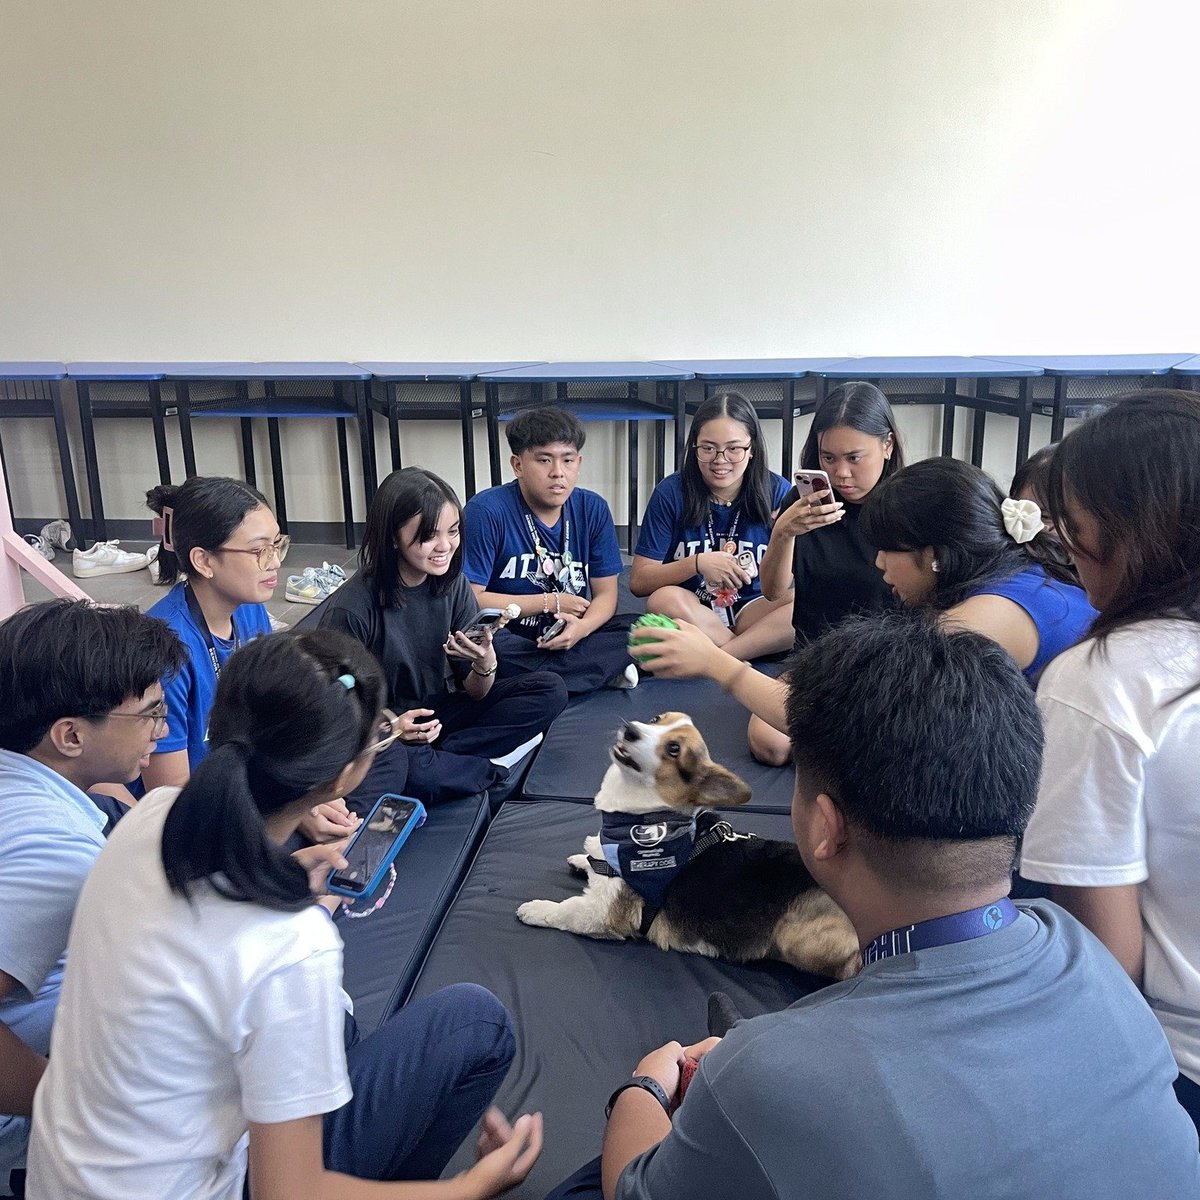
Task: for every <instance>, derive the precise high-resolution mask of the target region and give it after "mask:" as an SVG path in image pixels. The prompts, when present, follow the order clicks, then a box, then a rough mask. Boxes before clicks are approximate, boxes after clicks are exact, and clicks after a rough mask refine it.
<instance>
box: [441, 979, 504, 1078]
mask: <svg viewBox="0 0 1200 1200" xmlns="http://www.w3.org/2000/svg"><path fill="white" fill-rule="evenodd" d="M430 999H432V1000H436V1001H437V1002H438V1003H439V1004H441V1005H443V1006H444V1008H445V1009H446V1011H447V1012H448V1013H450V1014H452V1022H451V1023H452V1024H453V1025H455V1026H456V1027H458V1028H459V1029H466V1028H468V1027H470V1028H473V1029H475V1030H476V1031H477V1033H478V1043H477V1047H476V1057H477V1059H478V1060H480V1062H481V1064H482V1065H483V1066H485V1067H486V1068H487V1069H488V1070H493V1069H496V1068H498V1067H506V1066H507V1065H508V1064H509V1063H510V1062H512V1060H513V1056H514V1055H515V1054H516V1050H517V1043H516V1036H515V1034H514V1032H513V1023H512V1016H511V1015H510V1014H509V1011H508V1009H507V1008H505V1007H504V1005H503V1004H502V1003H501V1002H500V1000H498V999H497V998H496V997H495V996H493V995H492V993H491V992H489V991H488V990H487V988H485V987H480V985H479V984H477V983H452V984H450V985H449V986H448V987H444V988H442V989H440V990H439V991H437V992H435V993H434V994H433V996H431V997H430Z"/></svg>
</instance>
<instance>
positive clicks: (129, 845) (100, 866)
mask: <svg viewBox="0 0 1200 1200" xmlns="http://www.w3.org/2000/svg"><path fill="white" fill-rule="evenodd" d="M176 794H177V789H175V788H161V789H158V790H156V791H153V792H151V793H150V794H149V795H148V796H146V798H145V799H144V800H142V802H141V803H140V804H138V805H137V807H136V808H134V810H133V811H132V812H131V813H129V815H128V816H126V817H125V818H124V819H123V820H122V821H121V823H120V824H119V825H118V826H117V828H116V830H115V831H114V832H113V835H112V837H111V838H110V839H109V841H108V845H107V846H106V847H105V849H104V850H103V852H102V853H101V855H100V857H99V859H98V860H97V862H96V866H95V867H94V869H93V870H92V873H91V875H90V876H89V877H88V880H87V883H86V884H85V885H84V888H83V893H82V895H81V897H80V900H79V906H78V908H77V910H76V914H75V921H74V923H73V925H72V927H71V939H70V943H69V946H68V954H67V961H68V967H67V972H66V980H65V983H64V985H63V991H62V998H61V1000H60V1002H59V1007H58V1016H57V1018H56V1020H55V1025H54V1033H53V1037H52V1039H51V1044H50V1065H49V1067H48V1069H47V1071H46V1075H45V1077H44V1078H43V1081H42V1083H41V1085H40V1086H39V1088H38V1091H37V1095H36V1097H35V1099H34V1113H33V1136H32V1139H31V1141H30V1150H29V1179H28V1183H27V1195H28V1196H29V1197H30V1200H84V1198H85V1197H86V1198H87V1200H131V1198H132V1197H142V1196H144V1197H163V1198H165V1197H168V1196H169V1197H171V1200H241V1196H242V1181H243V1178H244V1176H245V1171H246V1146H247V1138H246V1133H247V1125H248V1122H250V1121H255V1122H262V1123H268V1124H270V1123H275V1122H281V1121H290V1120H295V1119H297V1118H300V1117H307V1116H313V1115H315V1114H319V1113H326V1112H330V1111H332V1110H333V1109H336V1108H340V1107H341V1106H342V1105H343V1104H345V1103H346V1102H347V1101H348V1100H349V1099H350V1095H351V1091H350V1081H349V1078H348V1076H347V1073H346V1056H345V1049H344V1024H345V1012H346V1009H347V1007H348V1004H349V1001H348V1000H347V999H346V996H345V993H344V992H343V991H342V990H341V977H342V943H341V938H340V936H339V935H338V932H337V930H336V929H334V927H333V922H332V921H330V920H329V918H328V916H327V915H326V914H325V912H324V911H323V910H321V909H320V908H319V907H318V906H316V905H314V906H312V907H310V908H306V909H303V910H302V911H300V912H295V913H283V912H275V911H272V910H270V909H267V908H263V907H262V906H260V905H256V904H247V903H238V902H234V901H231V900H226V899H224V898H222V897H220V896H218V895H217V894H216V893H214V892H213V891H212V890H211V889H210V888H208V887H207V885H201V886H198V887H197V889H196V890H195V892H194V893H193V903H192V904H189V903H188V901H186V900H184V899H183V898H182V897H180V896H178V895H176V894H175V893H174V892H171V891H170V890H169V889H168V887H167V881H166V877H165V875H164V873H163V869H162V860H161V857H160V849H161V841H162V829H163V823H164V821H165V820H166V815H167V813H168V811H169V810H170V807H171V804H172V803H173V802H174V799H175V796H176Z"/></svg>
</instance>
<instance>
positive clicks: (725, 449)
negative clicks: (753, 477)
mask: <svg viewBox="0 0 1200 1200" xmlns="http://www.w3.org/2000/svg"><path fill="white" fill-rule="evenodd" d="M749 453H750V446H749V445H748V444H747V445H745V446H714V445H713V444H712V443H711V442H700V443H699V444H698V445H697V446H696V458H697V460H698V461H700V462H704V463H706V462H715V461H716V459H717V458H718V457H719V456H720V455H722V454H723V455H725V461H726V462H730V463H740V462H741V461H742V459H743V458H745V457H746V455H747V454H749Z"/></svg>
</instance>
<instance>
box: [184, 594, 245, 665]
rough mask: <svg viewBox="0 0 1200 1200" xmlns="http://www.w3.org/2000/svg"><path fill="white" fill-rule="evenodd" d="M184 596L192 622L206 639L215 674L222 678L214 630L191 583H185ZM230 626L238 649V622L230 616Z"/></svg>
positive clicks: (235, 647) (234, 644) (205, 643)
mask: <svg viewBox="0 0 1200 1200" xmlns="http://www.w3.org/2000/svg"><path fill="white" fill-rule="evenodd" d="M183 596H184V599H185V600H186V601H187V606H188V612H189V613H191V614H192V622H193V624H194V625H195V626H196V628H197V629H198V630H199V631H200V636H201V637H202V638H203V639H204V645H205V646H206V647H207V648H208V658H209V661H210V662H211V663H212V669H213V675H214V676H215V677H216V678H217V679H220V678H221V660H220V659H219V658H218V657H217V647H216V643H215V642H214V640H213V635H212V630H210V629H209V627H208V621H206V620H205V618H204V609H202V608H201V607H200V601H199V600H197V599H196V593H195V592H193V591H192V589H191V586H190V585H189V584H186V583H185V584H184V585H183ZM229 627H230V629H232V630H233V648H234V650H236V649H237V648H238V646H239V644H240V643H239V641H238V632H237V623H236V622H235V621H234V620H233V619H232V618H230V621H229Z"/></svg>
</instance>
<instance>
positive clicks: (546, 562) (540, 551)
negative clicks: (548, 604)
mask: <svg viewBox="0 0 1200 1200" xmlns="http://www.w3.org/2000/svg"><path fill="white" fill-rule="evenodd" d="M521 503H522V507H524V509H525V524H526V526H527V527H528V529H529V537H530V540H531V541H532V542H533V553H534V557H535V558H536V559H537V564H538V581H539V582H541V581H542V580H543V579H544V580H546V581H547V582H548V583H550V584H552V585H553V586H554V587H555V588H556V589H557V588H558V573H557V572H556V571H555V569H554V560H553V559H552V558H551V556H550V552H549V551H548V550H547V549H546V547H545V546H543V545H542V539H541V538H540V537H539V536H538V531H537V522H536V521H535V520H534V518H533V511H532V509H530V508H529V506H528V505H526V504H525V502H524V497H522V498H521ZM567 503H568V504H569V503H570V501H568V502H567ZM562 522H563V529H562V542H561V546H562V553H561V554H560V555H559V558H560V560H561V563H562V565H563V566H564V567H569V566H570V565H571V563H572V562H573V561H574V560H573V559H572V557H571V518H570V516H568V514H567V505H566V504H564V505H563V508H562ZM543 586H544V585H543Z"/></svg>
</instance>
